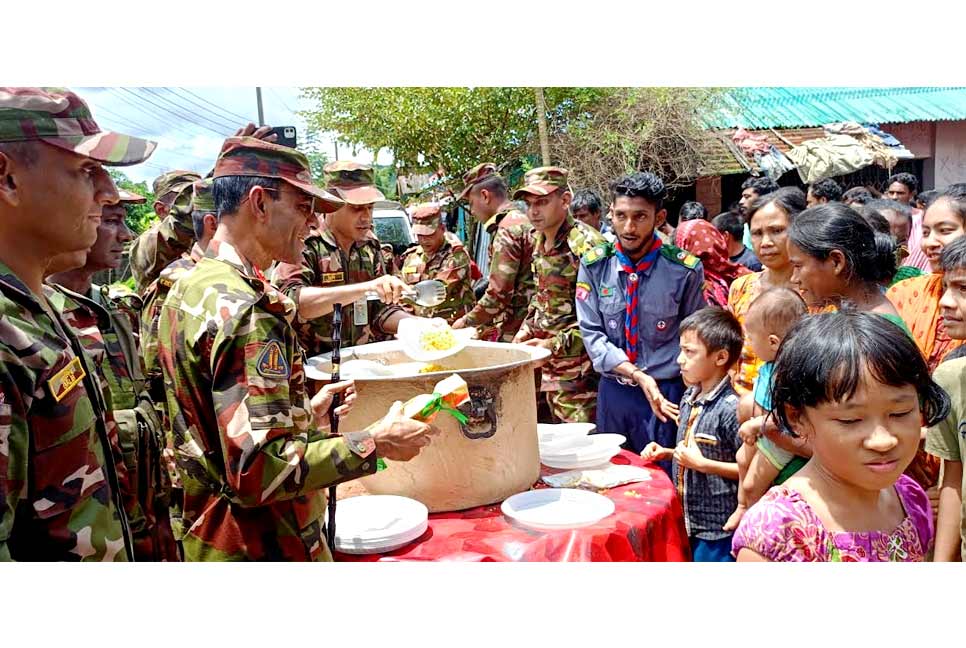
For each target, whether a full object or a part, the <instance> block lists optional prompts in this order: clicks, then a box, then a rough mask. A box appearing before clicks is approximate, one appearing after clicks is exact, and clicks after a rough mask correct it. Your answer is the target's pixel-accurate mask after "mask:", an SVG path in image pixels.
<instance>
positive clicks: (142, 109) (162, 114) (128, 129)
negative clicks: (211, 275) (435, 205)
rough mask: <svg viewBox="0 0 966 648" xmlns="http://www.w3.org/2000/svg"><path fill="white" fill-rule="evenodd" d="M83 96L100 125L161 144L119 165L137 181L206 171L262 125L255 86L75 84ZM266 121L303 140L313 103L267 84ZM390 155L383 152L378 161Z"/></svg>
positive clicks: (346, 154) (364, 156) (345, 154)
mask: <svg viewBox="0 0 966 648" xmlns="http://www.w3.org/2000/svg"><path fill="white" fill-rule="evenodd" d="M72 89H73V90H74V91H75V92H77V93H78V94H80V95H81V97H83V99H84V100H85V101H87V103H88V105H90V107H91V110H92V111H93V113H94V118H95V119H96V120H97V123H98V124H99V125H100V126H101V128H104V129H108V130H116V131H119V132H121V133H127V134H130V135H136V136H138V137H144V138H146V139H150V140H153V141H155V142H157V143H158V148H157V149H156V150H155V152H154V154H153V155H152V156H151V157H150V158H148V160H147V161H146V162H144V163H142V164H138V165H135V166H130V167H122V168H120V170H121V171H123V172H124V173H125V174H126V175H127V176H128V177H129V178H131V179H132V180H134V181H135V182H140V181H142V180H144V181H147V182H148V184H149V185H150V183H151V181H152V180H153V179H154V178H155V177H157V176H158V175H160V174H161V173H163V172H165V171H170V170H173V169H187V170H192V171H197V172H199V173H200V174H202V175H204V174H205V173H207V172H208V171H209V170H210V169H211V167H212V166H214V161H215V157H216V156H217V155H218V151H219V150H220V149H221V144H222V142H223V141H224V139H225V137H227V136H229V135H232V134H234V132H235V130H236V129H237V128H239V127H240V126H243V125H244V124H245V123H246V122H248V121H251V122H253V123H256V124H257V123H258V108H257V103H256V100H255V88H254V87H247V88H244V87H225V88H219V87H173V88H159V87H148V88H145V87H111V88H82V87H75V88H72ZM262 107H263V109H264V113H265V123H266V124H270V125H272V126H295V127H296V128H297V129H298V137H299V144H300V145H301V143H302V141H303V140H302V138H303V137H304V135H305V132H306V128H305V122H304V120H302V119H301V118H300V117H298V116H297V115H296V111H298V110H304V109H307V108H311V107H312V102H311V101H307V100H303V99H300V98H299V88H294V87H279V88H269V87H263V88H262ZM323 142H324V143H323V150H324V151H325V153H326V155H328V156H329V159H334V158H335V155H334V154H335V151H334V148H333V147H334V145H333V143H332V141H331V138H326V139H325V140H323ZM352 153H353V152H352V151H349V150H347V149H346V148H345V147H340V148H339V158H340V159H349V158H352V159H355V160H358V161H360V162H369V163H371V162H372V154H371V153H369V152H368V151H364V150H363V151H358V152H357V154H356V155H355V156H353V154H352ZM390 160H391V156H389V155H388V153H387V152H386V151H383V153H382V155H380V157H379V163H380V164H385V163H388V162H389V161H390Z"/></svg>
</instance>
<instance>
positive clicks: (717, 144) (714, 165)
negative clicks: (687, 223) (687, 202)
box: [702, 128, 825, 175]
mask: <svg viewBox="0 0 966 648" xmlns="http://www.w3.org/2000/svg"><path fill="white" fill-rule="evenodd" d="M734 134H735V131H734V130H715V131H711V132H709V135H710V137H709V138H708V139H707V140H706V146H707V149H706V150H705V154H706V156H707V157H706V158H705V160H706V163H705V168H704V169H702V173H704V174H706V175H730V174H733V173H748V170H747V169H746V168H745V166H744V165H742V164H741V162H739V161H738V160H737V159H736V158H735V154H734V153H732V151H731V149H730V148H729V147H728V146H727V144H725V141H729V142H730V141H731V136H732V135H734ZM755 134H756V135H765V136H766V137H767V138H768V140H767V141H768V143H769V144H774V145H775V148H777V149H778V150H779V151H781V152H782V153H787V152H788V151H789V149H791V148H792V146H798V145H799V144H801V143H802V142H805V141H806V140H812V139H819V138H821V137H825V130H824V129H822V128H776V129H768V130H759V131H755ZM786 140H787V141H788V142H791V146H789V145H788V144H786ZM735 150H737V151H738V153H739V154H741V152H740V150H739V149H737V147H735ZM741 155H742V157H744V159H745V162H746V163H747V164H748V166H749V167H751V168H753V169H758V166H757V165H756V164H755V158H754V157H753V156H747V155H744V154H741Z"/></svg>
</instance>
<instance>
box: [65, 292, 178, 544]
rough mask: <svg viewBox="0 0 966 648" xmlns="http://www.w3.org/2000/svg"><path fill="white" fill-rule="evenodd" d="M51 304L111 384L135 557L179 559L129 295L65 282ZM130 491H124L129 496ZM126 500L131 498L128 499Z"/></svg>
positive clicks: (159, 432) (157, 432) (157, 424)
mask: <svg viewBox="0 0 966 648" xmlns="http://www.w3.org/2000/svg"><path fill="white" fill-rule="evenodd" d="M53 288H54V289H55V290H56V291H57V292H56V293H54V294H52V295H49V301H50V303H51V305H52V306H53V307H54V308H55V309H56V310H57V311H58V312H59V313H60V314H61V315H62V316H63V318H64V321H65V322H66V323H67V324H68V325H69V326H70V327H71V329H72V330H73V331H74V333H75V334H76V335H77V337H78V339H79V340H80V343H81V344H82V345H83V347H84V350H85V351H86V352H87V354H88V355H89V356H90V357H91V359H92V360H93V362H94V365H95V366H96V368H97V371H98V376H99V377H100V378H101V379H102V381H103V382H104V384H105V385H106V386H107V391H108V398H107V399H106V400H107V402H108V404H109V406H110V409H111V412H112V415H113V419H114V421H115V423H116V426H117V435H118V442H119V447H120V451H121V460H122V462H123V464H124V470H125V472H126V473H127V488H129V489H130V492H129V495H130V499H133V505H132V504H127V513H128V520H129V522H130V526H131V534H132V536H133V539H134V556H135V559H136V560H145V561H162V560H167V561H170V560H178V559H179V555H178V548H177V545H176V544H175V541H174V535H173V534H172V531H171V524H170V521H169V515H168V502H169V499H170V498H169V493H170V482H169V481H168V479H167V473H166V472H165V471H164V470H163V467H162V462H161V448H162V447H163V442H164V439H163V435H162V430H161V421H160V420H159V418H158V416H157V414H156V412H155V408H154V403H153V402H152V400H151V397H150V396H149V395H148V391H147V380H146V379H145V377H144V372H143V370H142V367H141V358H140V356H139V355H138V352H137V343H136V342H135V337H134V334H133V326H132V323H131V319H130V310H129V309H130V304H127V305H123V306H122V305H121V304H122V302H125V301H127V298H129V297H133V299H134V300H135V301H137V302H139V301H140V300H139V299H138V298H137V296H135V295H127V296H121V295H117V294H115V293H113V292H112V291H110V290H109V289H108V287H107V286H103V287H98V286H94V287H92V289H91V294H90V295H87V296H84V295H79V294H77V293H74V292H72V291H70V290H67V289H65V288H63V287H62V286H53ZM127 494H128V493H126V495H127ZM125 499H126V500H127V499H129V498H127V497H126V498H125Z"/></svg>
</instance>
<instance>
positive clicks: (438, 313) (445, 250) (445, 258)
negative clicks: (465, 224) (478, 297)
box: [398, 232, 474, 324]
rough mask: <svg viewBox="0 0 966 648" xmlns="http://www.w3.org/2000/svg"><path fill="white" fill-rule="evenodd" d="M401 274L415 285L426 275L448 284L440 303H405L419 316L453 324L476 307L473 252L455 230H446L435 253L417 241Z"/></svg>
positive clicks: (404, 279)
mask: <svg viewBox="0 0 966 648" xmlns="http://www.w3.org/2000/svg"><path fill="white" fill-rule="evenodd" d="M398 274H399V276H400V278H402V280H403V281H405V282H406V283H408V284H409V285H411V286H412V285H415V284H417V283H419V282H420V281H423V280H425V279H438V280H439V281H442V282H443V283H444V284H446V301H444V302H443V303H442V304H440V305H439V306H434V307H431V308H427V307H425V306H414V305H411V304H406V305H405V308H406V310H409V311H410V312H411V313H413V314H414V315H416V316H417V317H441V318H443V319H445V320H446V321H447V322H449V323H450V324H452V323H453V322H454V321H456V319H457V318H459V317H462V316H463V315H465V314H466V313H467V311H468V310H469V309H470V308H472V307H473V303H474V296H473V285H472V281H471V279H470V255H469V254H467V253H466V248H464V247H463V242H462V241H461V240H460V239H459V237H458V236H456V235H455V234H452V233H450V232H446V234H445V235H444V239H443V244H442V245H441V246H439V249H438V250H436V254H434V255H433V256H431V257H429V256H428V255H427V254H426V253H425V252H424V251H423V246H421V245H417V246H416V247H415V248H413V249H412V250H411V251H410V252H409V253H407V254H406V256H405V257H403V263H402V270H401V271H400V272H399V273H398Z"/></svg>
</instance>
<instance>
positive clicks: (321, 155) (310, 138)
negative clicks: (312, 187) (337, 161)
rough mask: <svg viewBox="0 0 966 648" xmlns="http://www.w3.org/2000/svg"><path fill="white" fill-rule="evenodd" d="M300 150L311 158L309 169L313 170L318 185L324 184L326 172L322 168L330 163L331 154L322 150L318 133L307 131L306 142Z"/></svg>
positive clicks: (313, 178) (313, 177) (313, 176)
mask: <svg viewBox="0 0 966 648" xmlns="http://www.w3.org/2000/svg"><path fill="white" fill-rule="evenodd" d="M299 150H300V151H302V152H303V153H305V157H306V158H308V160H309V170H310V171H311V172H312V180H314V181H315V183H316V184H318V185H324V184H325V179H324V176H325V174H324V173H323V171H322V170H323V169H324V168H325V165H326V164H328V163H329V156H328V155H326V153H325V151H323V150H322V144H321V142H319V135H318V133H317V132H310V133H307V134H306V137H305V142H304V143H303V144H302V146H300V147H299Z"/></svg>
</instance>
